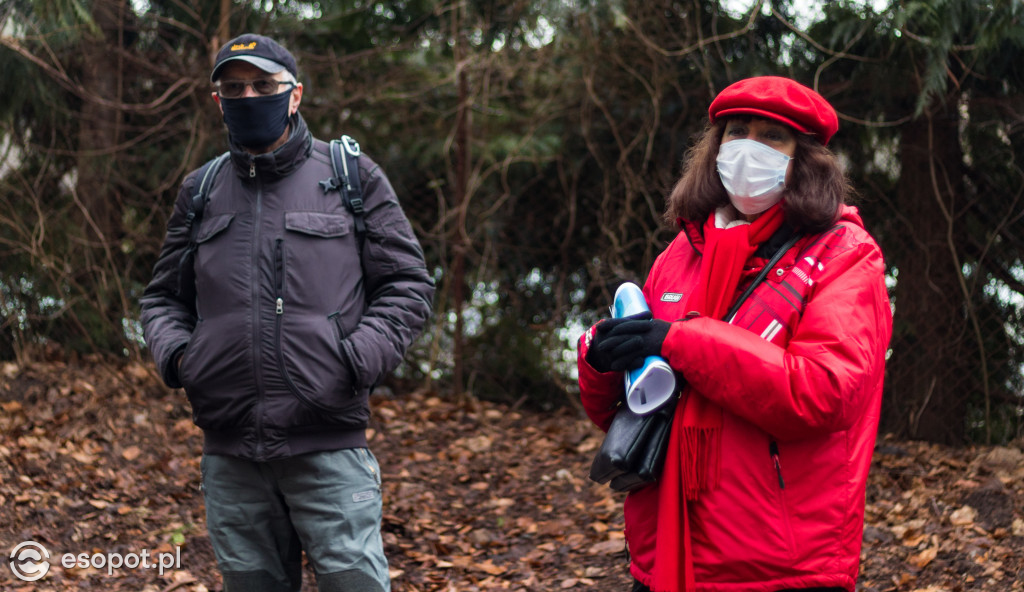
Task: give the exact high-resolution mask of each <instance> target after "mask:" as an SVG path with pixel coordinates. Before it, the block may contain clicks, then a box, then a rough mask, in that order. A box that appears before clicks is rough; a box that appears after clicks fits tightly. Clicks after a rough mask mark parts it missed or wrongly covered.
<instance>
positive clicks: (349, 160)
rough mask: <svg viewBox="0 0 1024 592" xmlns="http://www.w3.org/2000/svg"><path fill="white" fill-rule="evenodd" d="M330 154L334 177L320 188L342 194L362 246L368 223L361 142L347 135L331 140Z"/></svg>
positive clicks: (324, 182)
mask: <svg viewBox="0 0 1024 592" xmlns="http://www.w3.org/2000/svg"><path fill="white" fill-rule="evenodd" d="M330 153H331V166H332V167H333V169H334V177H332V178H330V179H327V180H324V181H320V186H321V187H322V188H323V190H324V193H329V192H330V191H332V190H335V189H337V190H338V191H339V192H340V193H341V200H342V202H344V204H345V207H346V208H348V210H349V211H350V212H352V217H353V218H354V219H355V225H356V238H357V239H358V240H359V244H360V245H362V244H363V236H364V235H365V234H366V222H365V221H364V220H363V214H364V212H365V211H364V209H363V187H362V183H361V181H360V179H359V154H360V152H359V142H356V141H355V140H354V139H353V138H352V136H347V135H346V136H342V137H341V139H340V140H331V143H330Z"/></svg>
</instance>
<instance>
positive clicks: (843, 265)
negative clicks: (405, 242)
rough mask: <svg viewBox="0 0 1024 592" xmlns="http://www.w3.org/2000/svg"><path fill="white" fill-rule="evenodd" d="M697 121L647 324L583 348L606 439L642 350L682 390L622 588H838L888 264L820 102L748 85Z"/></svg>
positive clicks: (887, 315) (639, 511)
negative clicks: (851, 202) (631, 582)
mask: <svg viewBox="0 0 1024 592" xmlns="http://www.w3.org/2000/svg"><path fill="white" fill-rule="evenodd" d="M709 115H710V123H709V126H708V128H707V130H706V131H705V133H704V135H703V137H702V138H701V140H700V141H699V143H698V144H697V145H696V146H694V147H693V149H692V150H691V151H690V153H689V154H688V155H687V159H686V162H685V166H684V172H683V175H682V178H681V179H680V180H679V181H678V182H677V184H676V186H675V187H674V189H673V190H672V193H671V195H670V196H669V198H668V208H667V213H666V218H667V220H668V221H670V222H671V223H673V224H675V225H677V227H678V229H679V234H678V235H677V236H676V238H675V240H673V241H672V243H671V244H669V246H668V248H667V249H666V250H665V251H664V252H663V253H662V254H661V255H660V256H659V257H658V258H657V260H656V261H655V263H654V266H653V267H652V269H651V271H650V275H649V276H648V277H647V281H646V282H645V285H644V295H645V297H646V299H647V302H648V304H649V306H650V309H651V314H650V315H637V316H633V317H624V318H621V319H610V320H603V321H601V322H599V323H597V324H596V325H594V327H591V328H590V329H589V330H588V331H587V332H586V333H585V334H584V335H583V336H582V337H581V338H580V343H579V349H578V353H579V362H578V363H579V383H580V392H581V396H582V400H583V404H584V407H585V408H586V410H587V413H588V415H589V416H590V418H591V419H592V420H593V421H594V422H595V423H596V424H597V425H598V426H599V427H601V428H602V429H605V430H607V428H608V425H609V424H610V423H611V420H612V418H613V417H614V415H615V412H616V408H617V405H619V404H620V403H621V401H622V400H623V374H622V373H623V371H624V370H629V369H633V368H637V367H639V366H640V365H641V364H642V363H643V360H644V358H646V357H647V356H650V355H660V356H662V357H664V358H665V359H666V360H667V361H668V363H669V365H670V366H671V367H672V368H673V370H674V371H675V373H676V375H677V377H678V378H679V380H678V383H679V384H682V385H685V386H683V388H682V391H681V395H680V399H679V402H678V404H677V406H676V410H675V415H674V420H673V425H672V432H671V436H670V441H669V446H668V451H667V453H666V454H667V455H666V461H665V468H664V470H663V473H662V475H661V478H660V479H659V480H658V482H657V483H656V484H653V485H649V486H647V487H644V488H642V489H639V490H635V491H633V492H631V493H630V494H629V495H628V496H627V498H626V501H625V508H624V511H625V521H626V540H627V543H628V545H629V551H630V557H631V565H630V571H631V573H632V575H633V576H634V577H635V578H636V586H635V588H634V590H635V591H637V592H639V591H647V590H653V591H654V592H675V591H694V590H696V591H702V592H712V591H715V592H780V591H792V590H803V591H811V590H814V591H819V592H823V591H828V592H833V591H835V592H841V591H850V592H852V591H853V590H854V587H855V582H856V578H857V574H858V571H859V561H860V549H861V538H862V531H863V525H864V492H865V487H866V483H867V474H868V468H869V466H870V464H871V454H872V450H873V448H874V443H875V435H876V430H877V427H878V413H879V406H880V402H881V396H882V378H883V375H884V368H885V356H886V350H887V348H888V344H889V338H890V335H891V331H892V315H891V309H890V305H889V298H888V294H887V292H886V288H885V282H884V270H885V266H884V263H883V259H882V253H881V251H880V250H879V248H878V245H877V244H876V243H875V241H874V240H873V239H872V238H871V236H870V235H869V234H868V233H867V231H865V229H864V225H863V222H862V221H861V219H860V217H859V215H858V214H857V210H856V209H855V208H853V207H851V206H847V205H845V202H846V200H847V197H848V195H849V192H850V191H849V184H848V181H847V180H846V177H845V175H844V174H843V172H842V169H841V167H840V165H839V162H838V160H837V159H836V157H835V155H834V154H833V153H832V152H831V151H829V149H828V148H826V145H827V144H828V141H829V139H830V138H831V137H832V135H833V134H834V133H835V132H836V131H837V129H838V127H839V124H838V118H837V117H836V114H835V111H834V110H833V108H832V107H831V106H830V105H829V104H828V102H827V101H826V100H825V99H824V98H823V97H821V95H819V94H818V93H816V92H814V91H813V90H811V89H809V88H807V87H805V86H803V85H800V84H798V83H796V82H794V81H792V80H789V79H787V78H780V77H774V76H763V77H757V78H749V79H746V80H741V81H739V82H737V83H735V84H733V85H731V86H729V87H728V88H726V89H725V90H723V91H722V92H721V93H720V94H719V95H718V96H717V97H716V98H715V100H714V101H713V102H712V103H711V107H710V109H709ZM794 235H797V236H798V238H797V240H796V242H795V244H794V243H789V244H792V246H791V247H790V248H788V250H786V251H785V253H784V254H783V255H782V258H781V259H780V260H778V263H776V264H775V265H774V267H773V269H772V270H770V273H768V275H767V276H766V279H765V280H764V281H763V282H761V283H760V284H759V285H758V286H757V287H756V289H755V290H754V292H753V293H752V294H751V295H750V296H749V297H748V298H747V299H746V300H744V301H743V304H742V306H741V307H740V309H739V311H738V312H737V313H736V314H735V316H733V317H732V318H731V319H730V320H729V321H725V320H723V317H724V316H725V314H726V311H727V310H728V309H729V308H730V305H731V304H732V303H733V302H734V301H735V300H736V299H737V297H738V296H739V294H740V293H741V292H742V291H743V290H744V289H745V288H746V287H747V285H748V284H749V283H750V282H751V280H752V278H753V277H754V276H755V275H757V273H758V272H759V271H760V270H761V268H763V267H764V266H765V265H766V264H767V262H768V260H769V259H770V258H771V257H772V255H773V254H775V251H777V250H779V249H780V246H781V245H785V244H787V242H788V241H789V239H790V238H792V237H793V236H794ZM651 317H653V318H651Z"/></svg>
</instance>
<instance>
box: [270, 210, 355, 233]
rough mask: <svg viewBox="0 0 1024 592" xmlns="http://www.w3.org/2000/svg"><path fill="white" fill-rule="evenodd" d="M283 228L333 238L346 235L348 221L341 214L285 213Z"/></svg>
mask: <svg viewBox="0 0 1024 592" xmlns="http://www.w3.org/2000/svg"><path fill="white" fill-rule="evenodd" d="M284 228H285V230H291V231H292V232H300V233H302V234H308V235H311V236H319V237H323V238H334V237H339V236H345V235H346V234H348V232H349V221H348V218H346V217H345V216H344V215H341V214H327V213H324V212H285V215H284Z"/></svg>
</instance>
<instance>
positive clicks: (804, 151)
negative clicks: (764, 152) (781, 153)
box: [665, 117, 853, 233]
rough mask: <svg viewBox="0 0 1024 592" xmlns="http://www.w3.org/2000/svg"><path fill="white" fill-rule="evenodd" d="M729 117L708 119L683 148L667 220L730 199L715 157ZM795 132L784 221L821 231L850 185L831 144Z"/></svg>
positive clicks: (700, 218)
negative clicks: (685, 148)
mask: <svg viewBox="0 0 1024 592" xmlns="http://www.w3.org/2000/svg"><path fill="white" fill-rule="evenodd" d="M730 119H732V118H723V119H719V120H718V121H717V122H715V123H713V124H709V125H708V126H707V127H706V128H705V129H704V133H703V135H701V137H700V138H699V139H698V141H697V143H696V144H694V145H693V146H692V147H691V148H690V149H689V150H687V152H686V156H685V158H684V160H683V174H682V176H681V177H680V178H679V180H678V181H677V182H676V184H675V187H673V188H672V192H671V193H670V194H669V196H668V203H667V207H666V210H665V221H666V222H668V223H669V224H671V225H673V226H675V225H676V224H677V220H679V219H683V220H690V221H692V222H696V223H697V224H703V223H704V221H705V220H707V218H708V216H710V215H711V213H712V212H714V211H715V210H716V209H718V208H719V207H721V206H724V205H727V204H728V203H729V194H728V193H726V192H725V187H724V186H723V185H722V181H721V179H720V178H719V176H718V168H717V164H716V159H717V158H718V148H719V146H720V145H721V143H722V134H723V133H724V130H725V125H726V122H727V121H729V120H730ZM737 119H750V118H749V117H746V118H744V117H739V118H737ZM793 133H794V134H795V135H796V138H797V143H796V153H795V154H794V156H793V171H792V174H791V176H790V177H789V182H788V183H787V185H786V189H785V192H784V193H783V196H782V201H783V209H784V210H785V212H786V221H787V222H789V224H790V225H791V226H792V227H793V228H796V229H797V230H799V231H801V232H806V233H817V232H822V231H824V230H827V229H828V228H829V227H831V226H832V225H833V224H834V223H835V222H836V220H838V218H839V213H840V210H841V206H842V205H843V204H844V203H846V201H847V199H848V198H850V197H851V196H852V195H853V189H852V187H851V186H850V182H849V180H848V179H847V178H846V175H845V174H844V173H843V169H842V167H841V166H840V165H839V159H838V158H836V156H835V154H833V153H832V151H831V150H829V149H828V148H826V147H825V146H823V145H822V144H821V143H820V142H818V141H817V140H816V139H814V136H811V135H809V134H803V133H800V132H798V131H796V130H793Z"/></svg>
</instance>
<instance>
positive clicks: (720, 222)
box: [715, 205, 750, 228]
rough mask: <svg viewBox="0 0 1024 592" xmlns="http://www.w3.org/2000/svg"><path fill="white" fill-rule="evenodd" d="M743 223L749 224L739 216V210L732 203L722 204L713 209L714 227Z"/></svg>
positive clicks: (728, 226)
mask: <svg viewBox="0 0 1024 592" xmlns="http://www.w3.org/2000/svg"><path fill="white" fill-rule="evenodd" d="M744 224H750V222H747V220H746V219H745V218H743V217H741V216H740V213H739V211H737V210H736V208H734V207H732V205H727V206H722V207H720V208H718V209H717V210H715V228H733V227H735V226H742V225H744Z"/></svg>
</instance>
